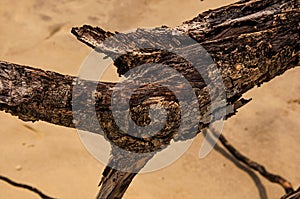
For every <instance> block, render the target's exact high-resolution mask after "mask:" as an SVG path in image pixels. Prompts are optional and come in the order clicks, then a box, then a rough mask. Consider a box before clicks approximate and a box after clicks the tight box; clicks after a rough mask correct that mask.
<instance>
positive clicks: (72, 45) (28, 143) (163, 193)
mask: <svg viewBox="0 0 300 199" xmlns="http://www.w3.org/2000/svg"><path fill="white" fill-rule="evenodd" d="M182 2H183V1H179V0H164V1H162V0H126V1H117V0H111V1H108V0H93V1H92V0H85V1H79V0H60V1H58V0H54V1H43V0H27V1H17V0H1V1H0V60H5V61H9V62H13V63H19V64H22V65H29V66H33V67H37V68H42V69H45V70H52V71H56V72H59V73H63V74H69V75H77V74H78V70H79V68H80V65H81V63H82V62H83V61H84V59H85V58H86V57H87V56H88V54H89V53H90V52H91V51H92V49H90V48H89V47H87V46H85V45H84V44H83V43H81V42H79V41H77V40H76V38H75V37H74V36H72V35H71V33H70V30H71V27H72V26H81V25H83V24H91V25H96V26H100V27H102V28H104V29H106V30H110V31H115V30H116V31H128V30H132V29H135V28H137V27H155V26H161V25H167V26H176V25H179V24H181V22H183V21H185V20H188V19H191V18H193V17H195V16H196V15H197V14H198V13H200V12H202V11H205V10H207V9H212V8H216V7H219V6H221V5H226V4H229V3H232V2H234V1H233V0H231V1H229V0H220V1H215V0H214V1H196V0H187V1H184V3H182ZM299 76H300V70H299V68H296V69H292V70H290V71H288V72H286V73H285V74H284V75H282V76H280V77H277V78H275V79H274V80H272V81H271V82H269V83H266V84H263V85H262V86H261V87H260V88H255V89H252V90H251V91H250V92H248V93H247V94H246V95H245V97H248V98H250V97H251V98H253V100H252V102H250V103H249V104H248V105H246V106H245V107H243V108H241V109H240V110H239V112H238V113H237V114H236V116H234V117H232V118H230V119H229V120H228V121H226V122H225V125H224V130H223V134H224V135H225V136H227V138H228V139H229V140H230V141H231V142H232V144H233V145H234V146H235V147H237V148H238V149H239V150H240V151H241V152H242V153H244V154H246V155H247V156H248V157H250V158H252V159H253V160H256V161H258V162H260V163H262V164H263V165H264V166H266V168H267V169H268V170H269V171H271V172H274V173H277V174H279V175H282V176H283V177H285V178H287V179H289V180H290V181H291V182H292V183H293V185H294V186H297V187H298V186H300V175H299V172H300V167H299V165H300V156H299V154H300V147H299V143H300V132H299V129H300V122H299V118H300V102H299V101H300V81H299ZM107 78H108V79H111V80H114V79H116V78H117V75H116V72H115V69H111V70H110V71H108V72H107ZM0 124H1V128H0V175H4V176H6V177H9V178H10V179H12V180H15V181H17V182H22V183H25V184H29V185H32V186H34V187H36V188H38V189H40V190H42V191H43V192H44V193H46V194H48V195H50V196H52V197H55V198H61V199H68V198H80V199H82V198H84V199H85V198H95V196H96V194H97V192H98V187H97V184H98V183H99V180H100V177H101V173H102V171H103V169H104V165H102V164H101V163H99V162H98V161H96V160H95V159H94V158H93V157H92V156H91V155H90V154H89V153H88V152H87V150H86V149H85V147H84V146H83V144H82V143H81V141H80V139H79V136H78V134H77V132H76V130H75V129H69V128H65V127H60V126H55V125H52V124H48V123H45V122H36V123H30V122H29V123H28V122H22V121H21V120H18V119H17V118H16V117H13V116H11V115H10V114H7V113H4V112H0ZM202 142H203V136H202V135H199V136H198V137H197V138H196V139H195V141H194V142H193V144H192V146H191V147H190V149H189V150H188V151H187V152H186V153H185V154H184V155H183V156H182V157H181V158H180V159H179V160H177V161H176V162H175V163H173V164H172V165H170V166H169V167H166V168H164V169H162V170H159V171H155V172H152V173H147V174H140V175H138V176H137V177H136V178H135V179H134V181H133V182H132V184H131V186H130V187H129V189H128V191H127V192H126V194H125V196H124V198H125V199H137V198H144V199H154V198H180V199H181V198H186V199H188V198H192V199H195V198H196V199H198V198H201V199H202V198H203V199H211V198H212V199H215V198H228V199H238V198H244V199H259V198H260V199H266V198H270V199H273V198H279V197H280V196H282V195H284V191H283V189H282V188H281V187H280V186H278V185H276V184H272V183H270V182H268V181H266V180H265V179H264V178H262V177H260V176H259V175H257V173H255V172H252V171H249V170H248V169H246V168H245V167H244V166H242V165H240V164H238V163H236V162H235V161H234V160H233V159H232V158H231V156H230V155H229V154H228V153H227V152H226V151H224V149H223V148H222V147H216V148H215V150H213V151H212V152H211V153H210V154H209V155H208V156H207V157H205V158H204V159H199V158H198V154H199V149H200V146H201V143H202ZM0 198H1V199H7V198H10V199H16V198H22V199H34V198H38V196H37V195H35V194H33V193H31V192H30V191H28V190H24V189H20V188H15V187H13V186H11V185H8V184H6V183H5V182H3V181H0Z"/></svg>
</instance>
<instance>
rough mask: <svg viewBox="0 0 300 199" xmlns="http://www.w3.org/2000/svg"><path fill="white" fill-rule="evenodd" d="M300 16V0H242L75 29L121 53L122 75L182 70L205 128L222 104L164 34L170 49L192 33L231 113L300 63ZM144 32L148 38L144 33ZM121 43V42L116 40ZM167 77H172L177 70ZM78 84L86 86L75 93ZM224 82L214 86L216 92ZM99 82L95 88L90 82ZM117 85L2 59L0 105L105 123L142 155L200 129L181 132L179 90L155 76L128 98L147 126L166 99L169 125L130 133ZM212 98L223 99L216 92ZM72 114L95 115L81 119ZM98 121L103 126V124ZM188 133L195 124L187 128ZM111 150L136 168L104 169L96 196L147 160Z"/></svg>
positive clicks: (122, 185) (113, 138)
mask: <svg viewBox="0 0 300 199" xmlns="http://www.w3.org/2000/svg"><path fill="white" fill-rule="evenodd" d="M299 22H300V12H299V1H298V0H292V1H291V0H289V1H288V0H275V1H271V0H261V1H249V0H248V1H247V0H244V1H240V2H238V3H235V4H232V5H229V6H225V7H222V8H219V9H216V10H210V11H207V12H204V13H202V14H199V15H198V16H197V17H196V18H194V19H192V20H190V21H187V22H184V23H183V24H182V25H181V26H178V27H175V28H168V27H161V28H154V29H151V30H145V29H138V30H136V31H135V32H133V33H127V34H123V33H111V32H108V31H104V30H102V29H101V28H98V27H91V26H88V25H84V26H83V27H80V28H73V29H72V33H73V34H74V35H75V36H76V37H77V38H78V39H79V40H80V41H82V42H84V43H85V44H87V45H88V46H90V47H93V48H95V47H97V46H98V45H101V47H100V48H97V50H98V51H100V52H102V53H105V54H107V55H108V56H109V57H112V58H115V62H114V64H115V65H116V67H117V68H118V73H119V75H124V74H125V73H127V72H128V71H130V69H132V68H135V67H136V66H139V65H141V64H145V63H157V64H165V65H168V66H169V67H171V68H173V69H176V70H177V71H178V72H180V73H181V74H182V75H183V76H184V77H185V78H186V79H187V80H188V81H189V82H190V83H191V85H192V87H193V91H194V92H195V93H196V96H197V97H198V102H197V103H199V105H198V106H199V109H200V113H201V114H200V118H199V127H198V132H200V131H201V129H203V128H205V127H207V125H209V123H210V122H211V121H212V120H217V119H219V118H211V116H212V115H213V114H212V113H215V111H217V110H210V109H209V106H210V103H211V101H210V97H209V92H208V85H207V83H206V82H204V80H203V78H201V77H200V76H199V74H197V72H196V71H195V70H193V66H192V65H191V64H190V63H188V62H187V61H186V60H184V59H182V58H179V57H178V56H176V55H174V54H173V53H170V52H166V51H163V50H159V48H157V47H159V45H160V44H161V43H163V41H166V40H167V41H169V43H170V46H169V47H170V49H178V48H180V47H181V46H182V42H184V41H181V40H180V38H178V39H176V37H175V38H173V39H172V40H170V38H168V33H170V32H172V31H174V30H176V31H179V32H180V33H182V34H184V35H187V36H190V37H191V38H193V39H194V40H196V41H197V42H198V43H199V44H200V45H201V46H203V47H204V48H205V50H206V51H207V52H208V53H209V55H210V56H211V57H212V59H213V60H214V62H215V63H216V65H217V67H218V69H219V70H220V74H221V77H222V78H223V80H224V87H225V94H226V100H227V102H226V103H227V104H226V106H224V107H218V108H219V109H226V111H227V117H229V116H231V115H233V114H234V113H235V111H236V110H237V108H239V107H240V106H242V105H244V104H245V103H246V102H247V101H244V100H241V96H242V95H243V94H244V93H245V92H247V91H248V90H250V89H251V88H253V87H254V86H259V85H261V84H262V83H264V82H267V81H270V80H271V79H273V78H275V77H276V76H279V75H281V74H282V73H284V72H285V71H287V70H288V69H290V68H293V67H296V66H299V37H300V36H299V29H300V28H299ZM116 34H117V35H118V37H116V38H118V39H117V40H114V42H113V43H109V42H107V43H105V42H104V41H105V40H106V39H107V38H112V36H115V35H116ZM152 34H156V35H160V39H158V40H155V41H152V40H151V39H149V38H151V35H152ZM145 35H148V36H149V37H144V36H145ZM132 38H143V39H140V40H139V39H136V40H135V42H136V43H138V44H144V43H146V44H147V46H150V47H151V46H153V49H151V48H148V49H136V45H135V44H134V43H132V42H131V41H132ZM147 38H148V39H147ZM116 43H117V44H118V45H117V46H112V44H116ZM122 43H125V44H127V45H122ZM110 44H111V45H110ZM128 44H131V45H128ZM125 52H126V53H125ZM127 52H129V53H127ZM184 52H185V53H188V54H189V56H191V55H192V56H194V57H197V55H199V54H203V55H205V53H206V52H203V51H201V50H199V49H198V48H195V46H193V45H191V46H188V47H187V48H186V49H185V51H184ZM201 66H202V70H203V73H204V74H205V73H207V70H208V66H206V65H205V64H202V65H201ZM133 75H134V74H133ZM207 75H209V74H207ZM167 78H170V80H172V79H171V78H172V77H167ZM75 83H76V84H79V85H80V86H81V87H82V88H83V89H82V90H80V91H78V92H75V93H72V89H73V86H74V85H75ZM211 83H214V82H211ZM177 86H178V87H180V86H181V85H177ZM219 86H220V85H218V84H215V85H214V88H215V90H216V94H217V89H218V88H219ZM93 87H95V88H96V89H95V90H93V89H90V88H93ZM114 87H115V84H114V83H108V82H91V81H86V80H82V79H78V78H76V77H71V76H68V75H61V74H58V73H55V72H51V71H43V70H40V69H35V68H31V67H27V66H20V65H17V64H11V63H7V62H0V110H4V111H6V112H9V113H11V114H12V115H16V116H18V117H19V118H20V119H22V120H24V121H33V122H34V121H38V120H43V121H47V122H50V123H53V124H57V125H62V126H66V127H72V128H74V127H75V126H76V127H77V128H80V129H82V130H87V131H90V132H93V133H101V134H103V133H102V131H101V129H102V130H103V131H104V134H103V135H104V136H105V137H106V138H107V139H108V140H109V141H110V142H112V143H113V144H115V145H117V146H118V147H121V148H123V149H126V150H129V151H134V152H136V153H141V154H142V153H146V152H153V151H154V152H155V151H159V150H162V149H164V148H165V147H166V146H168V144H169V142H170V141H171V140H172V139H174V140H186V139H190V138H192V137H194V136H195V135H194V134H193V135H190V134H188V133H186V134H183V135H178V134H177V129H178V125H179V123H178V121H179V120H180V107H179V105H178V101H177V99H176V97H175V96H176V93H174V92H170V91H169V90H168V89H166V88H164V87H163V86H160V85H159V84H158V83H156V82H153V83H151V84H149V85H147V86H144V87H141V88H139V89H137V91H136V92H135V94H134V95H133V96H132V98H131V101H130V105H131V106H130V111H131V117H132V119H133V120H134V121H136V123H137V124H139V125H147V122H148V120H149V118H148V113H149V107H150V105H152V104H162V105H163V107H164V108H166V110H167V112H168V119H167V124H166V126H165V128H163V129H162V130H161V131H159V132H158V133H157V134H156V135H155V136H152V137H151V138H144V139H140V138H139V139H137V138H136V137H135V136H130V135H128V134H126V133H124V132H123V131H122V130H121V129H119V128H118V126H117V125H116V124H115V122H114V120H113V116H112V110H111V94H112V92H113V89H116V88H114ZM130 87H131V85H128V87H125V88H118V89H122V90H124V92H126V90H128V89H130ZM72 94H73V96H72ZM91 95H93V96H94V100H95V102H96V105H95V103H94V102H93V101H90V102H88V101H84V100H83V101H82V107H84V111H82V110H74V109H73V110H72V97H73V99H85V98H87V96H91ZM149 97H150V98H149ZM214 97H216V99H218V96H217V95H216V96H214ZM189 105H190V104H189V102H183V106H189ZM95 108H96V111H97V119H96V120H89V118H88V116H89V114H90V113H92V112H94V110H95ZM74 113H75V114H78V115H80V117H81V118H82V119H83V120H85V121H89V122H85V123H82V122H81V121H75V120H74V119H73V114H74ZM215 115H218V114H215ZM181 117H189V115H181ZM99 121H100V125H101V129H99V128H100V127H99V125H98V122H99ZM191 128H192V127H191ZM185 132H189V130H188V129H186V131H185ZM137 134H138V132H137ZM112 155H113V157H112V159H111V162H113V163H114V164H124V162H125V163H127V165H128V166H127V167H129V170H130V171H131V172H122V171H117V170H115V169H112V168H110V167H107V168H106V169H105V171H104V173H103V179H102V181H101V183H102V187H101V191H100V193H99V195H98V198H121V197H122V196H123V194H124V193H125V191H126V189H127V187H128V186H129V184H130V182H131V180H132V179H133V177H134V176H135V173H138V172H139V171H140V169H141V168H143V166H144V165H145V164H146V163H147V161H148V160H149V158H145V157H144V158H141V162H139V163H138V164H135V163H136V162H137V160H136V159H131V158H130V157H126V158H125V159H124V158H123V157H122V155H120V154H117V152H116V151H114V150H112ZM125 165H126V164H125Z"/></svg>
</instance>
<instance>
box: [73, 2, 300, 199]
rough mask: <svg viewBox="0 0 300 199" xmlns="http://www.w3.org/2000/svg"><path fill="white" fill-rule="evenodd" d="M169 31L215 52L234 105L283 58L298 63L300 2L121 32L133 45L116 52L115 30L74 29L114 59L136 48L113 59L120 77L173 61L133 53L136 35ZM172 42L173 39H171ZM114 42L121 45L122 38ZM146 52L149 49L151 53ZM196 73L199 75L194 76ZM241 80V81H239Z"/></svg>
mask: <svg viewBox="0 0 300 199" xmlns="http://www.w3.org/2000/svg"><path fill="white" fill-rule="evenodd" d="M166 30H170V31H172V30H176V31H181V32H182V33H183V34H186V35H189V36H190V37H192V38H194V39H195V40H196V41H197V42H199V43H200V44H201V45H202V46H203V47H204V48H205V49H206V50H207V51H208V52H209V53H210V55H211V56H212V58H213V59H214V61H215V62H216V63H217V65H218V67H219V69H220V70H221V71H222V77H223V79H224V83H225V86H226V97H227V101H228V102H229V103H234V101H236V100H237V99H239V98H240V97H241V95H240V94H241V93H243V92H240V91H241V90H248V89H251V88H252V87H253V86H255V85H258V86H259V85H260V84H261V83H262V82H265V81H268V80H267V79H268V78H273V77H275V76H276V75H278V72H279V71H278V70H277V69H279V68H280V67H281V66H282V64H283V62H285V61H283V60H284V59H286V61H287V62H286V64H287V65H286V66H288V67H289V66H292V65H295V66H296V65H299V40H298V39H297V38H299V1H289V0H276V1H271V0H262V1H249V0H248V1H247V0H246V1H240V2H238V3H235V4H232V5H229V6H226V7H222V8H219V9H216V10H210V11H207V12H204V13H202V14H199V15H198V16H197V17H196V18H194V19H192V20H190V21H187V22H184V23H183V24H182V25H181V26H178V27H175V28H167V27H162V28H157V29H153V30H150V31H149V30H143V29H138V30H137V31H136V32H134V33H130V34H121V33H116V34H118V37H117V38H119V40H120V42H123V43H130V45H127V46H125V45H120V46H119V48H118V46H114V48H113V50H111V49H112V48H111V47H112V46H111V45H110V43H109V42H108V43H105V42H103V41H105V40H107V38H109V37H112V36H113V35H114V33H111V32H107V31H104V30H103V29H101V28H98V27H91V26H87V25H85V26H83V27H80V28H73V29H72V33H73V34H74V35H75V36H76V37H77V39H78V40H80V41H82V42H83V43H85V44H87V45H88V46H90V47H93V48H94V47H96V46H98V45H99V44H101V48H99V49H98V50H99V51H101V52H103V53H106V54H107V55H109V56H111V57H112V58H115V57H118V56H120V54H122V53H123V52H124V48H125V49H127V51H130V50H131V51H133V53H131V54H129V55H125V56H124V55H122V56H121V59H120V58H119V59H117V61H116V62H115V63H114V64H115V65H116V66H117V68H118V73H119V75H123V74H125V73H126V72H128V71H129V70H130V69H131V68H134V67H136V66H138V65H140V64H143V63H145V62H146V63H147V61H150V62H153V60H156V62H158V63H166V62H165V60H169V59H170V58H167V56H162V57H161V58H158V57H157V56H151V55H150V56H149V55H144V56H143V55H141V54H139V55H138V56H137V55H135V53H134V52H135V51H136V49H135V45H134V44H133V42H132V41H131V40H130V39H131V38H139V37H140V35H147V34H151V33H152V34H157V32H162V34H161V41H164V40H168V37H167V36H164V34H163V33H164V32H166ZM151 31H152V32H151ZM161 41H159V40H155V41H151V40H150V41H149V40H145V39H143V40H141V41H140V42H141V43H139V42H137V43H139V44H142V43H143V42H147V43H148V44H150V45H153V46H155V47H157V43H160V42H161ZM169 42H170V43H172V41H169ZM113 43H117V41H114V42H113ZM178 43H180V41H176V42H174V43H172V44H173V47H175V48H176V45H177V44H178ZM147 53H149V52H148V51H147ZM190 53H193V52H190ZM156 55H157V54H156ZM115 59H116V58H115ZM171 60H172V58H171ZM173 60H175V59H173ZM288 60H289V61H288ZM282 61H283V62H282ZM173 62H175V61H173ZM175 63H176V62H175ZM180 66H181V65H180V64H177V65H175V66H174V68H175V69H176V70H178V71H180V72H181V73H183V74H184V72H185V71H187V68H189V67H186V66H185V67H184V68H180ZM276 68H277V69H276ZM279 70H281V69H279ZM263 71H264V72H263ZM275 71H276V72H275ZM261 72H262V74H263V75H260V74H261ZM281 72H283V71H281ZM281 72H279V73H281ZM250 74H251V75H250ZM256 74H258V75H256ZM274 75H275V76H274ZM186 76H188V75H186ZM186 76H185V77H186ZM191 76H195V74H192V75H191ZM247 77H249V79H248V78H247ZM239 78H241V79H239ZM239 80H242V81H241V82H239ZM189 81H190V79H189ZM246 82H247V83H246ZM192 83H194V84H193V85H194V86H195V85H199V84H197V83H196V82H192ZM198 88H199V87H198ZM233 88H234V89H233ZM203 89H204V88H203V87H202V88H201V89H200V93H197V94H200V95H199V96H203V95H205V94H203V93H201V91H203ZM231 89H232V90H231ZM196 92H197V91H196ZM199 103H200V107H201V110H203V109H204V107H203V106H201V101H200V102H199ZM114 158H116V157H114ZM108 169H109V168H108ZM114 172H117V171H114ZM133 177H134V176H132V178H133ZM103 178H104V179H105V178H109V176H105V175H104V177H103ZM118 183H120V184H124V181H122V180H120V181H118V182H109V183H107V184H103V185H102V189H101V190H100V194H105V193H106V194H107V193H108V192H107V190H106V189H105V187H107V186H108V187H111V186H117V184H118ZM125 184H126V183H125ZM128 185H129V184H128ZM103 187H104V188H103ZM124 189H126V187H124ZM118 192H122V193H123V190H120V189H119V190H117V191H116V190H114V191H113V192H110V193H118ZM112 196H113V194H112ZM98 198H101V197H98ZM104 198H105V197H104ZM107 198H113V197H107Z"/></svg>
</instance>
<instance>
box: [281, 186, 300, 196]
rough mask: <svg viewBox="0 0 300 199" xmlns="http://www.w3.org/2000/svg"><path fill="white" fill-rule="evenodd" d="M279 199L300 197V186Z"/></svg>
mask: <svg viewBox="0 0 300 199" xmlns="http://www.w3.org/2000/svg"><path fill="white" fill-rule="evenodd" d="M281 199H300V187H299V188H298V189H297V190H296V191H294V192H292V193H289V194H286V195H284V196H283V197H281Z"/></svg>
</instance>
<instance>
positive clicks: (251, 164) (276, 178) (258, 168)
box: [212, 130, 294, 194]
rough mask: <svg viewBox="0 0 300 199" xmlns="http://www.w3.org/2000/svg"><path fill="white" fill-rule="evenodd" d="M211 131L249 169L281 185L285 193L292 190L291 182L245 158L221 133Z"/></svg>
mask: <svg viewBox="0 0 300 199" xmlns="http://www.w3.org/2000/svg"><path fill="white" fill-rule="evenodd" d="M212 133H213V134H214V135H215V136H216V137H218V136H219V140H220V141H221V143H222V145H223V146H224V147H225V148H226V149H227V150H228V151H229V152H230V153H231V154H232V155H233V156H234V157H235V158H236V159H237V160H238V161H241V162H242V163H244V164H245V165H246V166H248V167H250V168H251V169H253V170H255V171H258V172H259V173H260V174H261V175H262V176H263V177H265V178H266V179H267V180H269V181H270V182H273V183H277V184H279V185H281V186H282V187H283V188H284V190H285V192H286V193H287V194H289V193H292V192H294V189H293V186H292V184H291V183H290V182H289V181H287V180H286V179H284V178H283V177H281V176H279V175H276V174H272V173H270V172H268V171H267V170H266V168H265V167H264V166H262V165H261V164H259V163H257V162H255V161H253V160H251V159H249V158H247V157H246V156H245V155H243V154H241V153H240V152H239V151H238V150H237V149H236V148H235V147H233V146H232V145H231V144H230V143H229V142H228V140H227V139H226V138H225V137H224V136H223V135H218V134H217V133H216V132H215V131H213V130H212Z"/></svg>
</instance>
